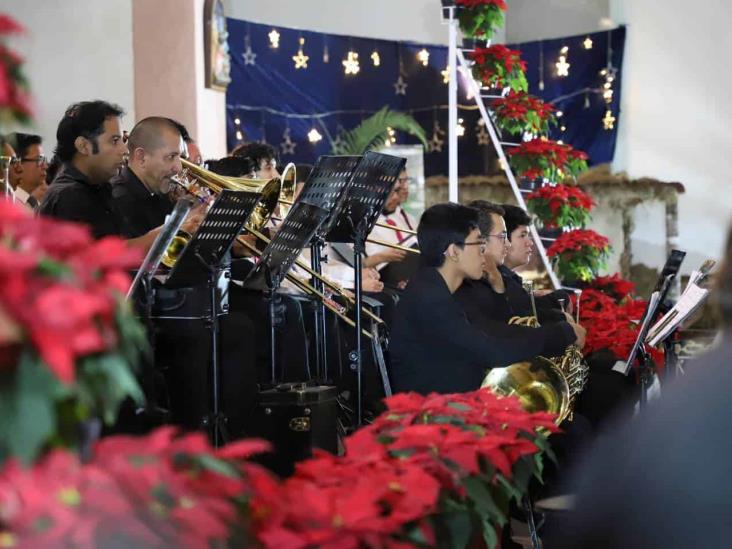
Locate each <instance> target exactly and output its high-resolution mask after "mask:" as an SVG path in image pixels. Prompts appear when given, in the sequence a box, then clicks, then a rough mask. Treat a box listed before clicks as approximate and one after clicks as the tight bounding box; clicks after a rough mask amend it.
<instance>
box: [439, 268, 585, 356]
mask: <svg viewBox="0 0 732 549" xmlns="http://www.w3.org/2000/svg"><path fill="white" fill-rule="evenodd" d="M454 296H455V300H456V301H458V303H460V306H461V307H462V309H463V311H465V315H466V316H467V318H468V321H469V322H470V323H471V324H472V325H473V326H475V327H476V328H479V329H480V330H481V331H483V332H485V333H486V334H493V335H495V336H498V337H508V338H511V339H517V338H518V339H520V340H521V346H522V347H523V348H524V350H525V356H524V358H525V359H528V358H533V357H535V356H539V355H542V356H549V357H551V356H559V355H561V354H563V353H564V350H565V349H566V348H567V346H568V345H571V344H572V343H574V341H575V339H576V336H575V334H574V330H573V329H572V327H571V326H570V325H569V324H568V323H567V322H554V323H550V324H547V325H542V326H541V327H538V328H531V327H527V326H514V325H509V324H508V318H506V316H507V315H506V307H507V306H509V305H508V303H507V301H506V294H499V293H497V292H496V291H495V290H493V287H492V286H491V284H490V282H488V281H487V280H484V279H481V280H466V281H465V282H463V284H462V286H460V288H458V290H457V291H456V292H455V294H454ZM511 316H515V315H511ZM521 316H524V315H521ZM509 318H510V317H509Z"/></svg>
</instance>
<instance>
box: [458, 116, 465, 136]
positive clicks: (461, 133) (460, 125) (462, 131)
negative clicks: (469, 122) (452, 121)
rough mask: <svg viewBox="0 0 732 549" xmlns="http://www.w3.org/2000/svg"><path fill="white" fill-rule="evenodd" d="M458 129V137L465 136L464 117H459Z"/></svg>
mask: <svg viewBox="0 0 732 549" xmlns="http://www.w3.org/2000/svg"><path fill="white" fill-rule="evenodd" d="M456 131H457V136H458V137H463V136H464V135H465V126H463V119H462V118H458V123H457V130H456Z"/></svg>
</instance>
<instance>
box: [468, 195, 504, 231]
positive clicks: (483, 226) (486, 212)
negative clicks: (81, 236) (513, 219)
mask: <svg viewBox="0 0 732 549" xmlns="http://www.w3.org/2000/svg"><path fill="white" fill-rule="evenodd" d="M468 207H469V208H473V209H475V210H478V228H479V229H480V232H481V233H482V234H483V236H486V235H489V234H491V233H492V232H493V218H492V217H491V214H496V215H500V216H503V208H502V207H501V206H499V205H498V204H494V203H493V202H488V201H487V200H473V201H472V202H468Z"/></svg>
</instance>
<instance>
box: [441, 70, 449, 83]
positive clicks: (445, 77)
mask: <svg viewBox="0 0 732 549" xmlns="http://www.w3.org/2000/svg"><path fill="white" fill-rule="evenodd" d="M440 74H441V75H442V83H443V84H447V83H449V82H450V67H445V70H444V71H440Z"/></svg>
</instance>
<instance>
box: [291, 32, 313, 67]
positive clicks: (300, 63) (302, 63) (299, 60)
mask: <svg viewBox="0 0 732 549" xmlns="http://www.w3.org/2000/svg"><path fill="white" fill-rule="evenodd" d="M304 45H305V39H304V38H303V37H302V36H301V37H300V47H299V48H298V49H297V54H295V55H293V56H292V60H293V61H294V62H295V68H296V69H307V68H308V59H310V57H308V56H307V55H305V53H304V52H303V46H304Z"/></svg>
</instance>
